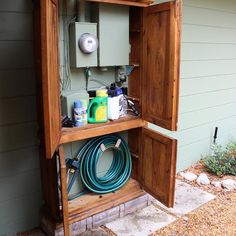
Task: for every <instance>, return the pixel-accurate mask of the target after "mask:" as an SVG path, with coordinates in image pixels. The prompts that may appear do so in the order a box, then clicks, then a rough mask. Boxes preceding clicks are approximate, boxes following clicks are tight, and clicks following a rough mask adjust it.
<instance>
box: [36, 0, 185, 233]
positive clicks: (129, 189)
mask: <svg viewBox="0 0 236 236" xmlns="http://www.w3.org/2000/svg"><path fill="white" fill-rule="evenodd" d="M113 2H123V1H113ZM124 2H126V1H124ZM139 2H145V1H139ZM34 19H35V21H34V22H35V27H34V29H35V40H34V41H35V65H36V78H37V89H38V104H39V108H40V109H39V118H40V126H41V129H40V130H41V133H40V134H41V135H40V137H41V146H40V147H41V148H40V150H41V159H42V160H41V170H42V171H41V173H42V182H43V183H42V184H43V191H44V200H45V204H46V208H47V212H49V213H50V214H51V216H52V217H53V218H54V219H55V220H58V219H60V217H61V210H60V207H59V201H58V199H59V197H58V184H57V168H56V161H55V160H57V158H58V157H59V160H60V175H61V190H62V207H63V210H62V213H63V214H62V216H63V217H64V223H65V225H66V224H68V220H66V219H69V222H70V223H71V222H74V221H77V220H81V219H84V218H86V217H89V216H91V215H93V214H95V213H98V212H100V211H104V210H106V209H108V208H110V207H112V206H115V205H118V204H121V203H123V202H125V201H128V200H130V199H132V198H135V197H138V196H140V195H142V194H143V191H142V189H144V190H145V191H146V192H148V193H150V194H151V195H153V196H154V197H155V198H157V199H158V200H159V201H161V202H162V203H163V204H165V205H167V206H170V207H171V206H173V202H174V186H175V167H176V146H177V143H176V140H174V139H171V138H169V137H166V136H164V135H162V134H160V133H157V132H155V131H153V130H151V129H149V128H148V127H147V122H151V123H154V124H156V125H159V126H160V127H163V128H166V129H169V130H176V129H177V118H178V117H177V115H178V113H177V112H178V87H179V64H180V32H181V1H180V0H176V1H173V2H167V3H163V4H158V5H153V6H149V7H145V8H138V7H130V44H131V53H130V64H131V65H134V66H135V69H134V71H133V72H132V74H131V75H130V78H129V96H130V97H131V98H132V99H133V101H134V102H135V103H136V105H138V106H139V108H140V110H141V117H140V118H136V117H133V116H128V117H126V118H123V119H119V120H117V121H113V122H107V123H105V124H90V125H87V126H84V127H81V128H62V127H61V124H60V120H61V115H60V89H59V84H60V83H59V63H58V1H57V0H41V1H35V4H34ZM126 130H127V131H129V132H128V134H129V135H128V137H129V140H128V141H129V146H130V150H131V153H132V156H133V173H132V179H131V180H130V181H129V182H128V183H127V186H124V187H123V188H122V189H120V190H118V191H117V192H116V193H112V194H107V195H104V196H103V197H102V198H99V196H96V195H93V194H91V195H90V194H88V195H87V196H85V197H81V198H80V199H75V200H73V201H70V202H69V203H68V202H67V193H66V176H65V175H66V173H65V159H64V154H63V147H62V144H65V143H69V142H73V141H78V140H83V139H87V138H92V137H96V136H100V135H104V134H110V133H115V132H120V131H126ZM53 199H56V200H55V201H53ZM48 209H49V211H48ZM65 228H66V227H65ZM67 230H68V225H67Z"/></svg>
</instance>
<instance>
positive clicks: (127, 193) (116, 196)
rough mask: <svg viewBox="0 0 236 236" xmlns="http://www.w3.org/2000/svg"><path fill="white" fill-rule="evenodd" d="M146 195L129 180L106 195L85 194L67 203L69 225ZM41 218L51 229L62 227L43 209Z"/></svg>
mask: <svg viewBox="0 0 236 236" xmlns="http://www.w3.org/2000/svg"><path fill="white" fill-rule="evenodd" d="M144 194H146V193H145V192H144V191H143V190H142V189H141V187H140V185H139V183H138V182H137V181H136V180H134V179H130V180H129V181H128V182H127V183H126V184H125V186H124V187H122V188H121V189H119V190H117V191H115V192H113V193H108V194H103V195H98V194H93V193H89V194H85V195H83V196H81V197H79V198H76V199H74V200H72V201H70V202H69V206H68V210H69V224H72V223H74V222H78V221H81V220H83V219H86V218H88V217H90V216H92V215H95V214H98V213H100V212H103V211H105V210H108V209H110V208H112V207H115V206H119V205H120V204H123V203H125V202H128V201H130V200H132V199H135V198H138V197H141V196H143V195H144ZM41 218H45V219H47V222H48V224H49V225H50V227H51V228H52V229H59V228H61V227H62V226H63V224H62V222H56V221H54V220H53V219H52V218H51V217H50V216H49V215H48V213H47V210H46V209H45V208H44V209H42V211H41Z"/></svg>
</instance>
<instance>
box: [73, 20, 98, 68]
mask: <svg viewBox="0 0 236 236" xmlns="http://www.w3.org/2000/svg"><path fill="white" fill-rule="evenodd" d="M85 34H90V35H93V36H95V37H97V23H87V22H75V23H73V24H71V25H70V35H69V37H70V38H69V39H70V66H71V67H74V68H82V67H96V66H97V50H96V51H94V52H91V53H86V52H83V51H82V50H81V49H80V46H79V40H80V39H81V36H83V35H85Z"/></svg>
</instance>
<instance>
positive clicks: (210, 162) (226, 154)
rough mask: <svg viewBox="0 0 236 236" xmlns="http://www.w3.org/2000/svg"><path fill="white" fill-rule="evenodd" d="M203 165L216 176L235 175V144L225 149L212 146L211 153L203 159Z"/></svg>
mask: <svg viewBox="0 0 236 236" xmlns="http://www.w3.org/2000/svg"><path fill="white" fill-rule="evenodd" d="M203 163H204V164H205V166H206V167H207V169H208V170H209V171H211V172H213V173H215V174H216V175H218V176H221V175H227V174H231V175H236V142H232V143H229V144H228V145H227V146H226V147H225V148H224V147H222V146H221V145H217V144H215V145H213V146H212V153H211V154H210V155H207V156H205V157H204V158H203Z"/></svg>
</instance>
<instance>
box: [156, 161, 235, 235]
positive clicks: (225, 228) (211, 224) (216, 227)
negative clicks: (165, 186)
mask: <svg viewBox="0 0 236 236" xmlns="http://www.w3.org/2000/svg"><path fill="white" fill-rule="evenodd" d="M187 171H190V172H192V173H195V174H197V175H199V174H200V173H203V172H205V173H206V174H207V175H208V177H209V179H210V180H211V181H213V180H219V181H222V180H223V179H227V178H230V179H235V180H236V177H235V176H224V177H217V176H215V175H212V174H211V173H207V171H206V169H205V168H204V166H203V165H202V164H201V163H198V164H197V165H194V166H192V167H191V168H189V169H188V170H187ZM178 178H179V179H181V180H182V181H185V180H183V178H182V177H180V176H178ZM185 182H187V183H190V184H192V185H194V186H196V187H199V188H201V189H203V190H205V191H207V192H211V193H213V194H215V195H216V198H215V199H214V200H212V201H210V202H209V203H207V204H205V205H203V206H202V207H200V208H198V209H196V210H194V211H192V212H190V213H189V214H187V215H185V216H183V217H181V218H179V219H178V220H177V221H175V222H174V223H172V224H170V225H168V226H167V227H165V228H163V229H161V230H160V231H158V232H156V233H154V234H153V236H159V235H163V236H195V235H196V236H198V235H204V236H236V219H235V218H236V191H226V190H225V189H218V188H216V187H214V186H212V185H207V186H203V185H201V186H199V185H198V184H197V183H196V182H189V181H185Z"/></svg>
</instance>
